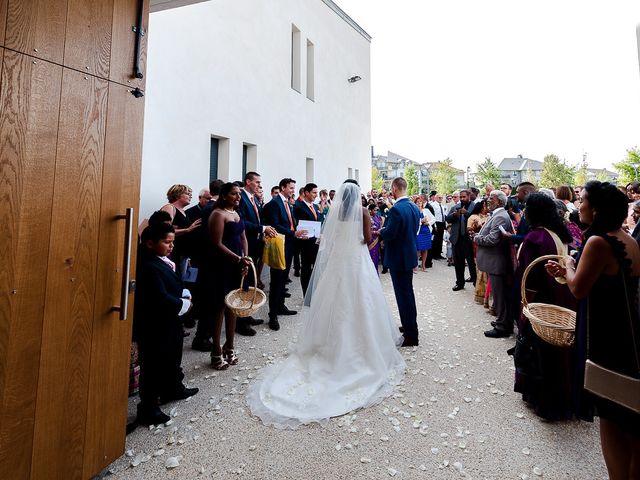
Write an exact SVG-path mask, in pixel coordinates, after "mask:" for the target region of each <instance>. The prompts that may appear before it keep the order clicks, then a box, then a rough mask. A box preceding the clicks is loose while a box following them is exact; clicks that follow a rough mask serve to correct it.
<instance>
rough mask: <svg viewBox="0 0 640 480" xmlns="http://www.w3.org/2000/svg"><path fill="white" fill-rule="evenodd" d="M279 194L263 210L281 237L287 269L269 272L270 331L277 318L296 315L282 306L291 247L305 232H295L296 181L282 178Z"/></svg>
mask: <svg viewBox="0 0 640 480" xmlns="http://www.w3.org/2000/svg"><path fill="white" fill-rule="evenodd" d="M278 188H279V189H280V192H279V193H278V195H276V196H274V197H273V198H272V199H271V201H270V202H269V203H267V204H266V205H265V206H264V208H263V214H264V217H265V218H264V221H265V223H267V224H268V225H271V226H272V227H273V228H275V230H276V232H278V233H280V234H282V235H284V238H285V242H284V256H285V261H286V268H285V269H284V270H277V269H275V268H271V282H270V284H269V328H270V329H271V330H280V324H279V323H278V315H295V314H296V313H298V312H296V311H295V310H289V309H288V308H287V307H286V305H285V304H284V298H285V286H286V281H287V278H289V270H290V269H291V260H292V259H293V244H294V242H295V241H296V239H298V238H305V237H306V234H307V232H306V231H304V230H299V231H296V227H295V222H294V216H293V211H292V209H291V207H290V205H289V199H290V198H291V196H292V195H294V194H295V191H296V181H295V180H293V179H292V178H283V179H282V180H280V184H279V185H278Z"/></svg>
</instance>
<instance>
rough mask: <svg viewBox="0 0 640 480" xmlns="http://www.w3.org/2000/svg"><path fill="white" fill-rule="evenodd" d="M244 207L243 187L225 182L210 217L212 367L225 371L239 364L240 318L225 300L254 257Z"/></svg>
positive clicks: (237, 285) (238, 283) (209, 294)
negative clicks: (236, 342) (222, 337)
mask: <svg viewBox="0 0 640 480" xmlns="http://www.w3.org/2000/svg"><path fill="white" fill-rule="evenodd" d="M239 205H240V187H238V186H237V185H236V184H234V183H225V184H224V185H223V186H222V188H221V190H220V196H219V197H218V201H217V202H216V206H215V209H214V211H213V213H212V214H211V216H210V217H209V224H208V228H209V236H210V238H211V242H212V244H213V252H212V257H211V265H210V267H211V275H210V276H209V278H210V281H209V282H208V283H209V289H208V292H207V295H208V296H210V298H211V301H212V302H213V315H214V328H213V349H212V351H211V366H212V367H213V368H214V369H216V370H225V369H227V368H229V365H236V364H237V363H238V357H237V356H236V353H235V350H234V345H233V342H234V334H235V331H236V316H235V315H234V314H233V312H232V311H231V310H229V309H228V308H226V307H225V304H224V297H225V296H226V295H227V293H229V292H230V291H232V290H235V289H236V288H238V287H239V285H240V278H241V275H242V274H243V273H245V272H246V269H247V267H248V266H249V263H251V258H250V257H248V256H247V252H248V246H247V237H246V236H245V233H244V221H243V220H242V219H241V218H240V215H238V212H237V211H236V210H237V208H238V206H239ZM223 317H224V320H225V333H226V341H225V344H224V346H222V347H220V335H221V334H222V319H223Z"/></svg>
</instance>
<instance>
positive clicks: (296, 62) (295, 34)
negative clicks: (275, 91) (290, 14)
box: [291, 25, 301, 93]
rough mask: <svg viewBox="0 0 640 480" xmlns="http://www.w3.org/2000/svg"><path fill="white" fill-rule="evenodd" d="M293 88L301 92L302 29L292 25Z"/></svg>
mask: <svg viewBox="0 0 640 480" xmlns="http://www.w3.org/2000/svg"><path fill="white" fill-rule="evenodd" d="M291 88H293V89H294V90H295V91H296V92H298V93H299V92H300V91H301V90H300V89H301V85H300V30H299V29H298V27H296V26H295V25H292V26H291Z"/></svg>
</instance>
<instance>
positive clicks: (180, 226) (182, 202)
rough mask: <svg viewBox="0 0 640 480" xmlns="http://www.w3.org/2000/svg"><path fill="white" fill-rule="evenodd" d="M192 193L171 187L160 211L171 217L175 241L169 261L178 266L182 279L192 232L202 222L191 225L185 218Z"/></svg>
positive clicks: (183, 188)
mask: <svg viewBox="0 0 640 480" xmlns="http://www.w3.org/2000/svg"><path fill="white" fill-rule="evenodd" d="M192 196H193V192H192V191H191V188H189V187H188V186H186V185H172V186H171V188H169V191H167V200H168V201H169V203H167V204H166V205H165V206H163V207H162V208H161V209H160V210H162V211H165V212H167V213H168V214H169V215H171V225H173V228H174V229H175V232H176V240H175V242H174V245H175V246H174V249H173V252H172V254H171V259H172V260H173V261H174V262H175V263H176V266H178V273H179V274H180V276H181V277H182V275H184V272H185V270H186V268H187V258H188V257H189V242H191V241H192V239H193V234H192V232H193V231H194V230H195V229H196V228H198V227H199V226H200V224H201V223H202V220H200V219H197V220H196V221H194V222H193V223H192V222H191V220H189V219H188V218H187V215H186V213H185V211H184V209H185V208H187V205H189V204H190V203H191V198H192Z"/></svg>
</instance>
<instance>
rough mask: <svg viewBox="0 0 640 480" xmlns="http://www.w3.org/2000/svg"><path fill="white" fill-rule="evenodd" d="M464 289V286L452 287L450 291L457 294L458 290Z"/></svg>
mask: <svg viewBox="0 0 640 480" xmlns="http://www.w3.org/2000/svg"><path fill="white" fill-rule="evenodd" d="M463 288H464V284H463V285H457V284H456V285H454V287H453V288H452V289H451V290H453V291H454V292H457V291H458V290H462V289H463Z"/></svg>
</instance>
